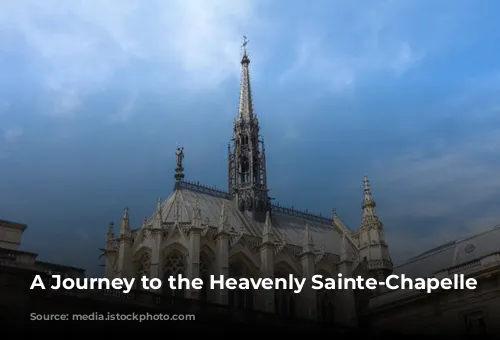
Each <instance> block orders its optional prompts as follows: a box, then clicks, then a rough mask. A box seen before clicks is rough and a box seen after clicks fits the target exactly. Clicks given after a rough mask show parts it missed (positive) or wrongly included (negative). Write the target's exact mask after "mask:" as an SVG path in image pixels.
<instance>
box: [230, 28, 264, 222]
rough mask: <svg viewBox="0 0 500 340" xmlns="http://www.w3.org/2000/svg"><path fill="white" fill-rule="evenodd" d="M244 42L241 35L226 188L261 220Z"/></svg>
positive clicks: (258, 155) (259, 150)
mask: <svg viewBox="0 0 500 340" xmlns="http://www.w3.org/2000/svg"><path fill="white" fill-rule="evenodd" d="M247 44H248V40H247V38H246V37H244V40H243V45H242V48H243V57H242V59H241V87H240V102H239V106H238V115H237V117H236V119H235V122H234V128H233V139H232V142H233V145H232V148H231V147H229V148H228V186H229V188H228V189H229V192H230V193H231V195H232V196H233V198H234V200H235V201H236V204H237V207H238V209H239V210H240V211H245V212H247V214H248V215H250V216H251V218H252V219H254V220H256V221H260V222H264V221H265V217H266V211H267V210H268V209H269V197H268V195H267V175H266V157H265V151H264V143H263V141H262V140H261V139H260V135H259V122H258V119H257V116H256V115H255V114H254V112H253V104H252V92H251V90H250V75H249V70H248V65H249V64H250V59H249V58H248V55H247V51H246V46H247Z"/></svg>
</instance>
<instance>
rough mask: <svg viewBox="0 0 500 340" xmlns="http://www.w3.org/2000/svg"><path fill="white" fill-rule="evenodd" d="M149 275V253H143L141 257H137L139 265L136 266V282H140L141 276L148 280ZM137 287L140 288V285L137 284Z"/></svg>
mask: <svg viewBox="0 0 500 340" xmlns="http://www.w3.org/2000/svg"><path fill="white" fill-rule="evenodd" d="M150 273H151V253H149V252H145V253H143V254H142V255H141V257H139V263H138V266H137V273H136V282H140V280H141V278H142V277H143V276H146V277H147V278H149V275H150ZM137 287H138V288H141V287H142V285H141V284H138V285H137Z"/></svg>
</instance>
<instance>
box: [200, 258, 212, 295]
mask: <svg viewBox="0 0 500 340" xmlns="http://www.w3.org/2000/svg"><path fill="white" fill-rule="evenodd" d="M210 271H211V261H210V259H209V257H208V255H206V254H205V253H200V278H201V279H202V280H203V286H202V288H201V296H200V299H201V300H202V301H208V292H209V288H210V285H209V281H210V277H209V276H210Z"/></svg>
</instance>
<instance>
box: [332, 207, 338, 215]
mask: <svg viewBox="0 0 500 340" xmlns="http://www.w3.org/2000/svg"><path fill="white" fill-rule="evenodd" d="M332 211H333V216H334V217H335V216H337V208H333V210H332Z"/></svg>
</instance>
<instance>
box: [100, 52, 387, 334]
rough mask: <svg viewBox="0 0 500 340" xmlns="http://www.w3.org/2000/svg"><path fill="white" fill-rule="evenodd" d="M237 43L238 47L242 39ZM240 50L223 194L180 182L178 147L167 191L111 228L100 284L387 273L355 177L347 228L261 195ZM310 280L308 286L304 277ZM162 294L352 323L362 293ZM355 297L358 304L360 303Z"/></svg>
mask: <svg viewBox="0 0 500 340" xmlns="http://www.w3.org/2000/svg"><path fill="white" fill-rule="evenodd" d="M244 45H246V43H244ZM249 64H250V59H249V58H248V55H247V52H246V49H245V46H244V49H243V57H242V60H241V86H240V100H239V107H238V115H237V117H236V119H235V122H234V130H233V139H232V145H230V146H229V149H228V191H227V192H225V191H221V190H217V189H215V188H211V187H207V186H203V185H200V184H198V183H193V182H188V181H185V180H184V174H183V171H184V170H183V167H182V160H183V157H184V151H183V149H182V148H179V149H177V153H176V154H177V168H176V169H175V187H174V190H173V192H172V193H171V194H170V196H168V198H167V199H166V200H164V201H162V200H161V198H158V201H157V206H156V210H155V212H154V213H153V215H152V216H151V217H150V218H146V217H145V218H144V222H143V224H142V226H140V227H139V228H137V229H133V230H132V229H131V228H130V224H129V215H128V209H125V212H124V215H123V217H122V219H121V224H120V229H119V231H118V235H117V236H116V237H115V235H114V232H113V223H110V226H109V232H108V235H107V242H106V248H105V249H104V255H105V259H106V263H105V271H106V274H105V275H106V276H107V277H108V278H114V277H126V278H132V277H135V278H139V277H142V276H148V277H150V278H161V279H163V280H166V279H167V278H168V277H170V276H172V275H175V276H176V277H177V275H178V274H182V275H183V276H185V277H188V278H196V277H201V278H202V279H204V282H207V281H205V280H206V279H207V278H208V275H212V274H213V275H224V276H225V277H233V278H238V277H246V278H250V277H280V276H287V277H288V275H289V274H293V275H294V276H296V277H302V278H310V277H311V276H313V275H315V274H321V275H323V276H324V277H334V278H337V277H338V274H339V273H342V275H343V276H344V277H353V276H363V277H365V278H367V277H375V278H379V279H380V278H383V277H386V276H387V275H389V274H390V273H391V272H392V268H393V265H392V262H391V259H390V255H389V250H388V246H387V244H386V242H385V237H384V232H383V228H382V222H380V221H379V219H378V218H377V215H376V212H375V201H374V200H373V199H372V197H371V191H370V184H369V182H368V179H367V178H366V177H365V178H364V199H363V202H362V219H361V224H360V226H359V228H358V230H357V231H351V230H350V229H348V228H347V227H346V225H345V224H344V223H343V222H342V220H341V219H340V218H339V217H338V216H337V214H336V213H335V210H334V213H333V217H332V218H327V217H323V216H319V215H314V214H311V213H309V212H307V211H301V210H297V209H293V208H286V207H283V206H280V205H277V204H272V203H271V199H270V197H269V196H268V185H267V177H266V153H265V148H264V142H263V140H262V139H261V138H260V136H259V122H258V119H257V116H256V115H255V114H254V112H253V107H252V94H251V90H250V75H249ZM309 282H310V281H309ZM207 286H208V285H206V284H205V285H204V286H203V287H204V288H203V289H202V290H201V291H197V290H186V291H182V290H169V287H168V285H164V286H163V288H162V289H161V290H162V292H161V293H162V294H166V295H168V296H174V297H183V298H187V299H201V300H205V301H208V302H213V303H218V304H223V305H231V306H234V307H236V308H245V309H253V310H258V311H263V312H275V313H278V314H281V315H283V316H286V317H298V318H307V319H313V320H319V321H325V322H335V323H337V324H344V325H356V324H357V322H358V314H359V308H360V307H359V306H360V305H363V304H366V302H367V298H369V296H367V294H376V292H355V291H352V290H329V291H317V290H312V289H311V288H307V286H308V285H307V284H306V286H305V288H304V289H303V290H302V292H301V293H299V294H296V293H293V291H291V290H276V291H272V290H258V291H252V290H210V289H209V287H207ZM363 301H364V303H363Z"/></svg>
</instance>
